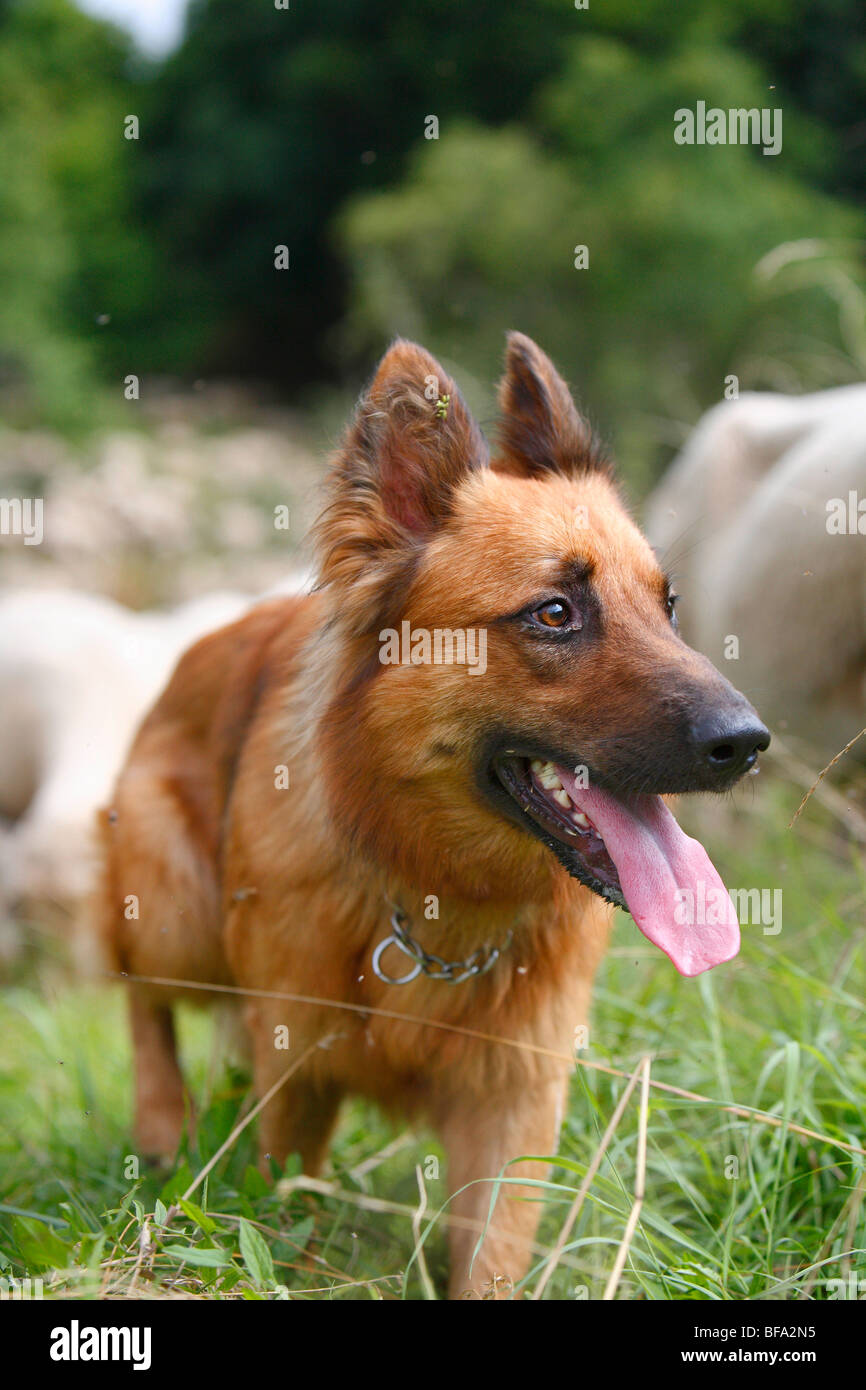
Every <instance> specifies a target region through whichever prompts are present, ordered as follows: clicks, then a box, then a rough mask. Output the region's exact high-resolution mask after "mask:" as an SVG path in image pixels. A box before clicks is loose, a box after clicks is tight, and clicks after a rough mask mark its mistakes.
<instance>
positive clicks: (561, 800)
mask: <svg viewBox="0 0 866 1390" xmlns="http://www.w3.org/2000/svg"><path fill="white" fill-rule="evenodd" d="M552 800H553V801H555V802H556V803H557V805H559V806H564V807H565V809H566V810H568V808H569V807H570V805H571V802H570V801H569V799H568V792H566V791H558V792H554V793H553V797H552Z"/></svg>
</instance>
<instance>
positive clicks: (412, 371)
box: [316, 338, 489, 621]
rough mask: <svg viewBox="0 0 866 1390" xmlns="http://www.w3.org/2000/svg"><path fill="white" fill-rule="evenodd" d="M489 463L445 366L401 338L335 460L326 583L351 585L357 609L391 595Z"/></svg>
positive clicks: (323, 563)
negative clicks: (458, 495)
mask: <svg viewBox="0 0 866 1390" xmlns="http://www.w3.org/2000/svg"><path fill="white" fill-rule="evenodd" d="M488 462H489V456H488V450H487V445H486V443H485V440H484V436H483V435H482V433H481V430H480V429H479V428H478V425H477V424H476V423H475V421H474V420H473V418H472V416H471V415H470V413H469V410H468V409H467V407H466V404H465V402H464V401H463V398H462V396H461V395H460V393H459V392H458V390H457V388H456V386H455V385H454V382H453V381H452V380H451V378H450V377H449V376H448V374H447V373H446V372H445V370H444V368H442V367H441V366H440V365H439V363H438V362H437V361H436V359H435V358H434V357H431V356H430V354H429V352H426V351H425V350H424V348H422V347H419V346H418V345H417V344H416V343H410V342H406V341H405V340H403V339H399V338H398V339H397V341H396V342H394V343H393V344H392V345H391V347H390V348H389V349H388V351H387V352H386V354H385V356H384V357H383V358H382V361H381V362H380V364H379V368H378V370H377V372H376V375H375V377H374V378H373V381H372V384H371V385H370V387H369V389H368V390H367V391H366V392H365V394H364V395H363V396H362V397H361V400H360V403H359V405H358V409H357V412H356V414H355V418H354V420H353V422H352V424H351V425H350V426H349V429H348V431H347V434H346V438H345V440H344V442H343V445H342V448H341V449H340V450H339V452H338V453H337V455H336V457H335V459H334V461H333V464H332V468H331V476H330V480H329V492H330V501H329V503H328V505H327V506H326V508H325V510H324V512H323V514H322V516H321V518H320V520H319V522H318V525H317V528H316V542H317V550H318V556H319V578H320V581H321V583H323V584H327V585H332V584H337V585H340V586H342V587H345V588H346V589H347V590H348V589H349V587H351V590H352V598H353V604H354V602H355V601H360V600H362V599H363V595H364V593H365V592H367V591H369V594H370V596H371V597H372V595H373V592H374V590H378V591H379V592H380V593H381V591H382V589H383V588H385V587H387V586H388V582H389V577H392V578H394V579H396V577H397V575H398V574H399V573H400V572H401V571H405V570H406V568H407V567H408V566H409V565H411V563H412V560H413V557H415V556H417V555H418V553H419V552H420V549H421V547H422V546H423V545H424V544H425V542H426V541H427V540H428V539H429V538H430V537H431V536H432V535H433V533H434V532H435V531H436V529H437V528H438V527H439V526H441V525H442V524H443V523H444V521H445V520H446V519H447V518H448V516H449V515H450V513H451V508H452V504H453V496H454V492H455V490H456V488H457V487H458V486H459V484H460V483H461V482H462V481H463V480H464V479H465V478H466V477H468V476H469V474H470V473H472V472H474V471H475V470H477V469H480V468H485V467H487V464H488ZM370 620H371V621H373V620H374V619H372V618H371V619H370Z"/></svg>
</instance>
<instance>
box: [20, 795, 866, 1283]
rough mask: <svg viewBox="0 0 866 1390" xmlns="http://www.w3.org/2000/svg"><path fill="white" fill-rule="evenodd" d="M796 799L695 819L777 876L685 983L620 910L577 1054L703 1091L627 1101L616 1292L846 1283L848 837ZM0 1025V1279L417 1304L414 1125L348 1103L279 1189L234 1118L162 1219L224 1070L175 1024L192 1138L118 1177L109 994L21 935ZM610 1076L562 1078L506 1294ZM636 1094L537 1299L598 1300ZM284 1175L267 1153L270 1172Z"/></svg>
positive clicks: (228, 1087) (422, 1151) (203, 1038)
mask: <svg viewBox="0 0 866 1390" xmlns="http://www.w3.org/2000/svg"><path fill="white" fill-rule="evenodd" d="M799 797H800V793H799V791H798V790H797V789H795V788H793V787H791V786H790V785H787V784H785V783H784V782H782V781H780V780H778V779H777V780H775V781H774V780H773V778H772V777H771V776H770V775H768V774H764V775H763V776H762V779H761V785H760V788H759V789H758V790H754V789H753V787H752V786H750V787H749V788H748V789H747V790H746V791H743V792H741V793H738V794H737V796H736V798H735V799H734V800H732V801H730V802H728V803H724V804H715V805H714V806H711V807H709V808H705V809H703V810H702V811H701V812H700V813H699V814H700V833H701V836H702V838H704V840H705V842H706V843H707V844H708V846H709V847H710V849H711V853H712V855H713V857H714V859H715V861H716V863H717V865H718V867H719V869H720V871H721V872H722V875H723V877H724V878H725V880H726V882H728V883H729V884H732V885H733V886H738V887H739V886H742V887H759V888H761V887H766V888H768V889H774V888H781V889H782V893H783V923H782V930H781V932H780V933H779V934H778V935H765V934H764V933H763V932H762V929H761V927H760V926H751V927H750V926H747V927H745V928H744V931H743V949H742V952H741V954H740V956H739V958H738V959H737V960H736V961H735V962H733V963H732V964H730V965H728V966H724V967H722V968H721V969H718V970H716V971H713V972H711V973H710V974H709V975H706V976H703V977H701V978H700V979H698V980H692V981H689V980H684V979H681V978H680V977H679V976H678V975H676V973H675V971H674V970H673V968H672V967H671V966H670V965H668V963H667V962H666V960H665V959H664V958H663V957H662V956H661V955H660V953H658V952H657V951H655V950H653V948H651V947H650V946H649V945H648V943H646V942H645V941H644V940H643V938H642V937H641V936H640V935H639V934H638V933H637V931H636V929H635V927H634V925H633V923H632V922H631V921H630V919H628V918H626V917H620V918H619V920H618V922H617V926H616V930H615V933H614V941H613V949H612V951H611V953H610V955H609V956H608V958H607V960H606V962H605V964H604V965H603V967H602V969H601V972H600V975H599V979H598V986H597V990H596V994H595V1006H594V1013H593V1020H592V1028H591V1035H590V1040H589V1047H588V1048H587V1049H586V1051H585V1052H583V1053H581V1057H582V1058H585V1059H586V1060H588V1061H591V1062H596V1063H599V1064H602V1065H603V1066H607V1067H614V1068H616V1069H617V1070H618V1071H620V1072H622V1073H626V1074H630V1073H631V1072H632V1071H633V1070H634V1068H635V1066H636V1065H637V1063H638V1062H639V1060H640V1058H641V1057H642V1056H643V1055H645V1054H649V1055H650V1056H651V1058H652V1066H651V1076H652V1080H653V1081H654V1082H664V1083H667V1084H669V1085H672V1086H675V1087H679V1088H681V1089H685V1090H689V1091H694V1092H697V1093H699V1094H700V1095H702V1096H706V1097H709V1098H710V1101H711V1103H701V1102H698V1101H694V1100H686V1099H681V1098H679V1097H677V1096H674V1095H671V1094H669V1093H666V1092H664V1091H663V1090H657V1089H651V1091H650V1101H649V1108H648V1115H647V1125H646V1134H647V1160H646V1194H645V1200H644V1203H643V1207H642V1211H641V1216H640V1221H639V1223H638V1225H637V1228H636V1231H635V1234H634V1238H633V1240H632V1242H631V1247H630V1250H629V1254H628V1258H627V1259H626V1262H625V1267H624V1269H623V1272H622V1276H621V1278H620V1280H619V1284H618V1287H617V1291H616V1296H617V1297H618V1298H621V1299H634V1298H644V1299H683V1298H690V1299H793V1298H798V1297H801V1296H804V1295H805V1296H806V1297H811V1298H821V1299H823V1298H827V1297H829V1296H831V1295H832V1294H833V1293H834V1289H833V1287H832V1286H829V1287H828V1285H827V1282H826V1281H828V1280H833V1279H845V1280H846V1281H847V1280H848V1277H849V1275H850V1274H852V1273H853V1275H854V1276H855V1278H859V1279H861V1280H863V1281H864V1282H863V1285H862V1288H861V1294H863V1293H866V1202H864V1201H863V1200H862V1199H863V1195H864V1183H866V1178H864V1173H866V1159H864V1158H863V1156H862V1155H858V1154H856V1153H851V1152H848V1151H846V1150H845V1149H844V1148H841V1147H839V1146H838V1143H847V1144H851V1145H854V1146H857V1147H866V1047H864V1041H866V1039H864V1031H866V1028H864V999H866V966H864V951H863V941H864V937H866V874H864V864H863V855H862V850H860V851H855V850H853V849H852V847H851V845H850V844H849V843H848V842H847V841H846V838H845V836H844V833H843V832H842V831H841V829H840V827H839V826H838V824H836V823H834V822H833V820H832V819H831V818H830V817H829V816H828V815H827V813H826V812H825V811H823V810H822V809H821V808H820V807H819V806H818V804H817V801H816V800H815V799H813V800H812V801H811V802H810V803H809V806H808V807H807V809H806V811H805V812H804V815H803V817H802V818H801V820H800V821H798V823H797V826H796V827H795V829H794V830H788V829H787V821H788V820H789V819H790V816H791V814H792V812H793V810H794V809H795V807H796V805H797V803H798V801H799ZM682 818H683V819H684V820H688V813H685V812H684V813H683V817H682ZM0 1027H2V1036H3V1049H2V1053H3V1058H2V1063H0V1114H2V1117H3V1119H2V1122H0V1252H2V1253H0V1262H2V1263H3V1269H2V1270H0V1273H4V1272H5V1274H7V1275H8V1274H16V1275H24V1274H25V1273H26V1274H29V1275H30V1276H31V1277H34V1276H36V1275H41V1276H42V1278H43V1281H44V1289H45V1296H46V1297H48V1296H56V1297H71V1298H82V1297H85V1298H86V1297H102V1296H105V1295H106V1294H107V1293H110V1294H111V1295H112V1296H118V1295H119V1296H123V1295H130V1294H131V1295H132V1296H135V1297H150V1296H174V1297H177V1296H187V1297H189V1296H194V1297H208V1298H238V1297H243V1298H259V1299H261V1298H265V1299H269V1298H276V1297H287V1296H288V1297H292V1298H401V1297H410V1298H418V1297H422V1298H423V1297H425V1296H429V1293H430V1291H431V1289H435V1291H436V1292H437V1293H438V1294H439V1295H441V1292H442V1287H443V1283H444V1278H445V1272H446V1243H445V1230H444V1224H443V1222H442V1220H440V1219H434V1218H436V1217H437V1213H438V1212H439V1209H440V1208H441V1206H442V1203H443V1202H444V1200H445V1197H446V1192H447V1188H446V1172H445V1165H444V1161H443V1160H442V1155H441V1150H440V1149H439V1147H438V1145H437V1144H436V1142H435V1140H434V1139H433V1137H432V1136H431V1135H429V1134H427V1133H423V1132H419V1133H407V1132H404V1131H402V1130H401V1129H400V1128H399V1127H395V1126H393V1125H392V1124H390V1123H389V1122H387V1121H386V1120H384V1119H383V1118H382V1117H381V1116H380V1115H379V1114H378V1112H377V1111H375V1110H374V1109H373V1108H371V1107H368V1106H366V1105H364V1104H362V1103H355V1104H353V1105H351V1106H350V1107H349V1108H348V1109H347V1110H346V1112H345V1113H344V1115H343V1118H342V1121H341V1124H340V1127H339V1130H338V1134H337V1138H336V1143H335V1146H334V1149H333V1154H332V1172H331V1173H329V1175H328V1177H327V1182H328V1184H329V1188H328V1190H327V1191H316V1192H310V1191H304V1190H303V1186H302V1185H297V1184H292V1183H288V1184H283V1192H282V1195H280V1194H279V1193H278V1192H277V1191H276V1190H275V1188H274V1186H271V1185H268V1184H266V1183H265V1182H264V1180H263V1179H262V1177H261V1176H260V1174H259V1173H258V1171H257V1169H256V1167H255V1134H254V1131H255V1124H254V1123H253V1124H252V1125H250V1126H248V1127H247V1128H246V1129H245V1130H244V1131H243V1132H242V1133H241V1135H240V1136H239V1137H238V1138H237V1140H236V1141H235V1142H234V1143H233V1144H232V1146H231V1147H230V1149H229V1151H228V1152H227V1154H226V1155H225V1157H223V1158H222V1159H221V1160H220V1161H219V1163H218V1164H217V1165H216V1166H215V1168H214V1170H213V1171H212V1172H211V1173H210V1175H209V1176H208V1178H207V1179H206V1180H205V1181H204V1182H203V1183H202V1184H201V1185H200V1186H199V1187H198V1188H197V1189H196V1191H195V1192H194V1194H193V1197H192V1202H191V1203H187V1204H186V1205H185V1206H184V1207H182V1208H179V1206H178V1205H177V1199H178V1198H179V1196H180V1194H182V1193H183V1192H184V1191H185V1190H186V1189H187V1188H188V1187H189V1185H190V1183H191V1182H192V1181H193V1179H194V1177H195V1176H196V1174H198V1172H199V1171H200V1169H201V1168H202V1167H203V1166H204V1164H205V1162H206V1161H207V1160H208V1159H209V1158H210V1157H211V1156H212V1155H213V1154H214V1152H215V1151H216V1149H217V1148H218V1147H219V1145H220V1144H221V1143H222V1142H223V1141H224V1140H225V1139H226V1138H227V1137H228V1135H229V1134H230V1133H231V1131H232V1129H233V1127H234V1125H235V1123H236V1121H237V1119H238V1117H239V1114H241V1113H246V1111H247V1109H248V1107H249V1098H248V1092H247V1089H246V1086H245V1084H244V1078H243V1077H242V1076H241V1075H240V1074H239V1073H238V1072H237V1071H233V1070H231V1069H228V1070H223V1071H221V1072H220V1073H218V1074H217V1076H216V1077H215V1078H212V1079H211V1081H210V1082H209V1080H208V1074H209V1058H210V1054H211V1025H210V1023H209V1020H208V1019H207V1017H206V1016H205V1015H203V1014H200V1013H197V1012H195V1011H193V1010H190V1011H189V1012H184V1013H182V1017H181V1042H182V1048H183V1052H184V1056H185V1061H186V1066H187V1070H188V1074H189V1076H190V1079H191V1082H192V1086H193V1090H194V1093H195V1094H196V1095H197V1096H198V1097H204V1100H205V1106H204V1111H203V1114H202V1116H201V1119H200V1124H199V1128H198V1133H197V1136H196V1139H195V1142H194V1143H192V1144H186V1145H185V1146H184V1149H183V1152H182V1154H181V1156H180V1159H179V1162H178V1166H177V1168H176V1169H175V1170H174V1171H173V1172H171V1173H168V1174H166V1173H161V1174H159V1173H155V1172H153V1171H147V1170H145V1171H143V1172H142V1173H141V1175H140V1177H139V1178H138V1179H137V1180H136V1179H135V1178H134V1177H132V1176H130V1169H131V1165H130V1157H134V1148H133V1145H132V1141H131V1137H130V1128H129V1122H130V1052H129V1043H128V1040H127V1035H126V1027H125V1017H124V1010H123V999H122V996H121V993H120V991H119V989H117V988H115V987H111V986H109V987H106V988H98V987H96V986H93V985H83V984H80V983H77V982H75V981H74V980H72V979H71V978H70V976H69V973H68V971H67V970H66V968H65V966H64V963H63V959H62V955H61V953H60V950H59V947H57V946H56V945H55V946H53V947H52V946H51V945H50V944H48V945H45V944H44V943H43V944H42V945H41V946H40V949H39V950H38V951H35V950H34V951H32V952H31V953H30V954H29V957H28V960H27V963H26V965H25V967H23V968H22V969H21V970H19V972H18V978H17V979H16V980H15V981H13V982H11V983H10V984H9V986H8V987H7V989H6V990H5V992H4V994H3V995H2V997H0ZM624 1085H625V1082H624V1080H623V1079H622V1077H620V1076H612V1075H610V1074H608V1073H606V1072H604V1071H600V1070H593V1069H590V1068H585V1067H578V1069H577V1070H576V1073H575V1076H574V1079H573V1082H572V1090H571V1104H570V1108H569V1114H568V1117H567V1120H566V1123H565V1125H564V1128H563V1133H562V1140H561V1146H560V1153H559V1155H558V1157H557V1159H556V1166H555V1168H554V1169H553V1170H552V1175H551V1182H550V1183H549V1184H546V1185H543V1186H542V1187H540V1188H539V1189H538V1190H537V1195H538V1200H539V1201H543V1203H544V1212H543V1217H542V1222H541V1226H540V1230H539V1236H538V1245H539V1254H538V1256H537V1258H536V1262H535V1265H534V1268H533V1271H532V1272H531V1273H530V1276H529V1278H528V1280H527V1288H528V1289H529V1290H531V1289H532V1288H533V1287H534V1286H535V1285H536V1284H537V1281H538V1278H539V1275H540V1273H541V1270H542V1267H543V1265H544V1262H545V1260H546V1258H547V1254H546V1253H545V1252H549V1251H550V1250H551V1249H552V1248H553V1246H554V1245H555V1243H556V1240H557V1236H558V1234H559V1231H560V1229H561V1227H562V1224H563V1221H564V1220H565V1217H566V1215H567V1213H568V1210H569V1208H570V1206H571V1203H572V1201H573V1199H574V1196H575V1193H576V1191H577V1189H578V1187H579V1185H580V1182H581V1179H582V1178H583V1176H584V1174H585V1172H586V1169H587V1167H588V1165H589V1164H590V1162H591V1161H592V1159H593V1155H594V1154H595V1152H596V1150H597V1148H598V1145H599V1140H600V1137H601V1135H602V1133H603V1131H604V1129H605V1127H606V1125H607V1123H608V1121H609V1119H610V1116H611V1114H612V1112H613V1110H614V1107H615V1105H616V1102H617V1100H618V1098H619V1096H620V1095H621V1094H622V1091H623V1087H624ZM725 1104H734V1105H737V1106H740V1107H750V1108H754V1109H756V1110H759V1111H761V1112H764V1113H765V1114H768V1115H771V1116H775V1117H777V1118H778V1119H780V1120H781V1121H782V1124H781V1126H777V1127H771V1126H769V1125H767V1124H765V1123H761V1122H760V1121H759V1120H757V1119H749V1118H744V1117H742V1116H740V1117H737V1116H735V1115H733V1114H731V1113H729V1112H727V1111H725V1110H724V1109H723V1108H722V1107H723V1106H724V1105H725ZM639 1109H640V1107H639V1091H636V1092H635V1094H634V1095H633V1096H632V1097H631V1099H630V1101H629V1104H628V1106H627V1107H626V1109H625V1112H624V1114H623V1116H622V1118H621V1120H620V1123H619V1125H618V1127H617V1129H616V1132H615V1133H614V1135H613V1138H612V1141H611V1144H610V1147H609V1149H608V1152H607V1154H606V1156H605V1158H604V1160H603V1161H602V1163H601V1166H600V1168H599V1171H598V1173H597V1174H596V1176H595V1178H594V1180H593V1182H592V1184H591V1187H590V1189H589V1192H588V1195H587V1198H586V1201H585V1202H584V1204H583V1207H582V1210H581V1212H580V1215H579V1217H578V1219H577V1222H576V1224H575V1226H574V1229H573V1230H572V1231H571V1234H570V1237H569V1240H568V1243H567V1245H566V1248H565V1250H564V1252H563V1254H562V1257H561V1258H560V1259H559V1261H558V1263H557V1265H556V1267H555V1272H554V1273H553V1276H552V1278H551V1280H550V1282H549V1283H548V1285H547V1288H546V1291H545V1295H544V1296H545V1297H546V1298H554V1299H574V1298H583V1297H588V1298H600V1297H601V1295H602V1293H603V1291H604V1288H605V1284H606V1282H607V1279H608V1276H609V1274H610V1271H611V1269H612V1267H613V1264H614V1260H615V1258H616V1254H617V1250H618V1248H619V1246H620V1242H621V1241H622V1238H623V1233H624V1230H625V1226H626V1221H627V1219H628V1216H629V1212H630V1210H631V1207H632V1203H633V1200H634V1196H633V1194H634V1185H635V1178H636V1162H637V1148H638V1131H639ZM792 1126H800V1127H803V1128H806V1129H810V1130H814V1131H816V1132H817V1133H818V1134H819V1135H821V1136H823V1137H822V1138H808V1137H804V1136H802V1135H800V1134H799V1133H797V1132H796V1130H794V1129H793V1128H792ZM831 1140H832V1141H837V1143H832V1142H830V1141H831ZM437 1163H438V1176H436V1172H437ZM419 1166H420V1168H421V1169H422V1171H426V1173H427V1174H428V1176H427V1177H425V1179H424V1186H425V1190H426V1198H427V1211H426V1214H425V1215H424V1217H423V1218H422V1219H421V1220H420V1221H417V1222H416V1228H417V1232H418V1235H420V1236H421V1237H423V1244H422V1246H421V1249H422V1252H423V1260H419V1259H418V1257H417V1254H416V1253H415V1252H416V1246H417V1244H418V1240H417V1239H416V1235H415V1234H414V1233H413V1222H412V1216H413V1213H414V1212H415V1210H416V1208H417V1207H418V1205H419V1188H418V1181H417V1178H416V1167H419ZM516 1171H517V1172H519V1170H516ZM295 1173H296V1167H295V1166H293V1165H292V1163H291V1161H290V1163H289V1164H288V1165H287V1172H286V1174H284V1175H283V1176H287V1177H288V1178H291V1177H292V1176H293V1175H294V1174H295ZM508 1176H509V1175H508V1174H506V1179H507V1177H508ZM858 1183H859V1186H858ZM287 1189H288V1190H287ZM167 1217H168V1220H167ZM836 1296H838V1294H837V1295H836Z"/></svg>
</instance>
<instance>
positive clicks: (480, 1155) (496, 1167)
mask: <svg viewBox="0 0 866 1390" xmlns="http://www.w3.org/2000/svg"><path fill="white" fill-rule="evenodd" d="M566 1088H567V1078H566V1077H556V1078H555V1079H551V1080H549V1081H545V1082H544V1083H542V1084H540V1085H539V1084H535V1085H532V1084H530V1083H527V1084H526V1085H525V1086H524V1087H520V1086H519V1085H518V1084H516V1085H515V1087H514V1088H513V1089H509V1091H508V1092H507V1093H504V1092H503V1093H502V1094H501V1095H496V1096H490V1097H487V1098H485V1101H484V1103H483V1105H480V1106H479V1105H478V1104H477V1103H467V1101H465V1100H464V1099H462V1098H458V1099H457V1100H455V1101H454V1102H453V1103H452V1105H451V1106H450V1107H449V1108H448V1110H447V1111H446V1112H445V1114H444V1115H443V1117H442V1119H441V1122H440V1130H441V1134H442V1139H443V1143H444V1144H445V1147H446V1150H447V1153H448V1185H449V1189H450V1191H451V1192H452V1193H455V1194H458V1195H456V1196H454V1197H453V1198H452V1200H451V1202H450V1203H449V1205H448V1208H447V1211H448V1212H449V1213H450V1215H451V1216H452V1217H453V1218H455V1220H454V1221H453V1222H452V1224H451V1232H450V1247H451V1279H450V1284H449V1296H450V1297H451V1298H463V1297H481V1298H499V1297H509V1296H510V1294H511V1290H512V1289H513V1288H514V1287H515V1286H516V1285H517V1283H518V1281H519V1280H520V1279H522V1278H523V1276H524V1274H525V1273H526V1271H527V1269H528V1268H529V1264H530V1261H531V1258H532V1241H533V1238H534V1236H535V1231H536V1227H537V1226H538V1220H539V1217H540V1215H541V1205H542V1197H543V1194H542V1193H541V1192H540V1191H539V1190H538V1189H537V1188H531V1187H522V1186H520V1185H519V1179H520V1178H544V1177H545V1176H546V1174H547V1171H548V1165H547V1164H546V1163H515V1164H514V1165H513V1166H512V1167H511V1168H508V1169H507V1170H506V1172H505V1174H504V1176H505V1178H506V1179H508V1181H507V1182H505V1183H503V1184H502V1185H501V1187H500V1189H499V1196H498V1198H497V1201H496V1205H495V1207H494V1209H493V1213H492V1216H491V1215H490V1202H491V1198H492V1196H493V1191H494V1186H493V1181H492V1180H493V1179H495V1178H497V1177H498V1176H499V1174H500V1172H502V1170H503V1168H504V1167H505V1165H506V1164H507V1163H508V1162H509V1160H510V1159H515V1158H518V1157H520V1156H521V1155H523V1154H533V1155H548V1154H549V1155H551V1156H552V1155H553V1154H555V1152H556V1149H557V1145H558V1142H559V1126H560V1123H561V1120H562V1115H563V1113H564V1107H565V1095H566ZM467 1184H468V1185H467ZM461 1188H462V1189H463V1191H461V1190H460V1189H461ZM485 1227H486V1235H485V1236H484V1240H483V1243H482V1245H481V1248H480V1250H479V1251H478V1254H477V1255H474V1251H475V1247H476V1244H477V1243H478V1239H479V1236H480V1235H481V1233H482V1232H483V1231H484V1229H485ZM473 1255H474V1258H473Z"/></svg>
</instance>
